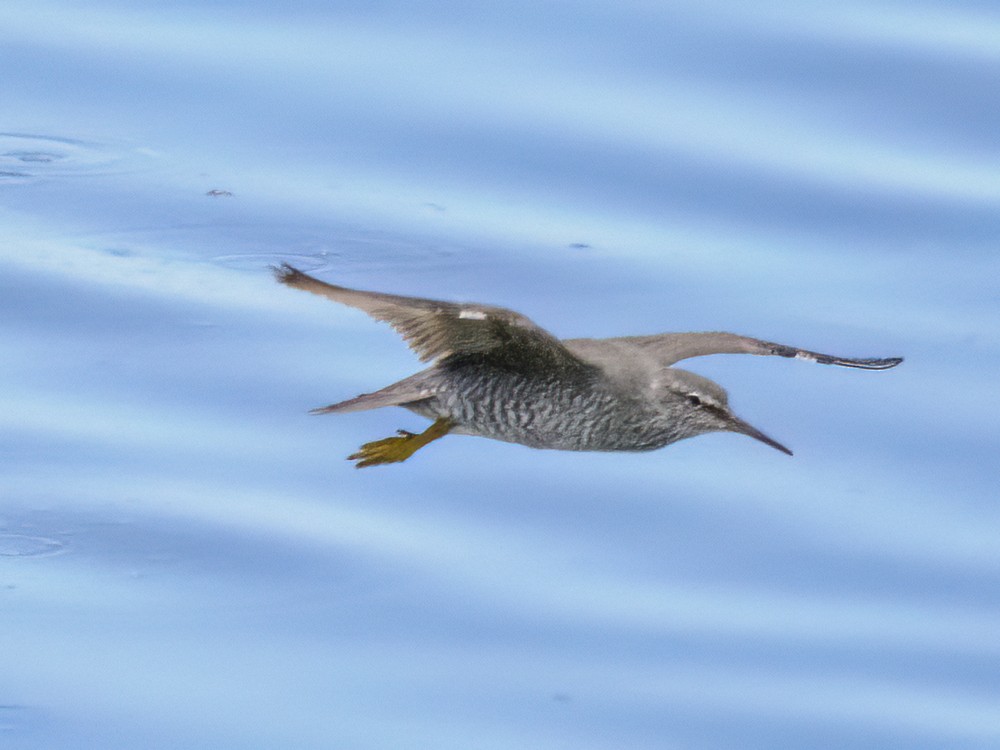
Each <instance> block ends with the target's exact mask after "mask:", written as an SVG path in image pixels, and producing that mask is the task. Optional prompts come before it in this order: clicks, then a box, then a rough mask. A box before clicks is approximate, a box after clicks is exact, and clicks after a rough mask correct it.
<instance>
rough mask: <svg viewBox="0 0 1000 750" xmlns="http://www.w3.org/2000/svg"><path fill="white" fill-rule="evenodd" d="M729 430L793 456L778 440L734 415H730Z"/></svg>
mask: <svg viewBox="0 0 1000 750" xmlns="http://www.w3.org/2000/svg"><path fill="white" fill-rule="evenodd" d="M728 429H729V430H730V431H731V432H738V433H740V434H741V435H749V436H750V437H752V438H756V439H757V440H759V441H760V442H762V443H767V444H768V445H770V446H771V447H772V448H776V449H777V450H779V451H781V452H782V453H787V454H788V455H789V456H790V455H792V452H791V451H790V450H788V448H786V447H785V446H783V445H782V444H781V443H779V442H778V441H777V440H774V439H772V438H769V437H768V436H767V435H765V434H764V433H763V432H761V431H760V430H758V429H757V428H756V427H754V426H753V425H751V424H748V423H747V422H744V421H743V420H742V419H740V418H739V417H737V416H735V415H733V414H730V415H729V427H728Z"/></svg>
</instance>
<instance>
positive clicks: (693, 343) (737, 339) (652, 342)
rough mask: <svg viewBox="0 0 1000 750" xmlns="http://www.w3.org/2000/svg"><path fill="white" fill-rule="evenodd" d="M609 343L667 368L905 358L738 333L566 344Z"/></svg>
mask: <svg viewBox="0 0 1000 750" xmlns="http://www.w3.org/2000/svg"><path fill="white" fill-rule="evenodd" d="M605 343H607V344H610V345H612V348H619V346H620V345H624V346H625V347H630V346H635V347H637V348H639V349H640V350H641V351H643V352H644V353H645V354H647V355H649V356H652V357H653V358H654V359H655V360H656V362H657V364H659V365H660V366H663V367H668V366H670V365H672V364H674V363H675V362H679V361H680V360H682V359H687V358H688V357H701V356H704V355H706V354H758V355H765V356H778V357H791V358H793V359H806V360H809V361H811V362H819V363H820V364H823V365H840V366H841V367H856V368H859V369H861V370H888V369H889V368H890V367H895V366H896V365H898V364H899V363H900V362H902V361H903V358H902V357H886V358H878V357H865V358H860V359H859V358H851V357H835V356H833V355H832V354H820V353H819V352H812V351H809V350H808V349H798V348H796V347H794V346H786V345H784V344H775V343H774V342H773V341H763V340H761V339H754V338H750V337H748V336H738V335H736V334H735V333H722V332H708V333H661V334H657V335H655V336H622V337H619V338H612V339H570V340H567V341H566V342H565V344H566V346H567V347H568V348H569V349H570V350H571V351H575V352H582V351H586V350H588V349H592V348H594V347H595V346H596V347H599V348H603V345H604V344H605Z"/></svg>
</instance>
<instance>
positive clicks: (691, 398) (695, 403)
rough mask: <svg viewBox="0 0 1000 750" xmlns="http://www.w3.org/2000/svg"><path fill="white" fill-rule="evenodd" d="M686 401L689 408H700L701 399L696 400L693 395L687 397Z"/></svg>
mask: <svg viewBox="0 0 1000 750" xmlns="http://www.w3.org/2000/svg"><path fill="white" fill-rule="evenodd" d="M687 400H688V403H689V404H691V406H701V399H700V398H698V397H697V396H696V395H694V394H693V393H692V394H691V395H690V396H688V397H687Z"/></svg>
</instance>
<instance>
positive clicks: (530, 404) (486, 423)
mask: <svg viewBox="0 0 1000 750" xmlns="http://www.w3.org/2000/svg"><path fill="white" fill-rule="evenodd" d="M272 270H273V271H274V274H275V277H276V279H277V280H278V281H279V282H281V283H282V284H285V285H286V286H289V287H292V288H294V289H300V290H303V291H306V292H312V293H313V294H317V295H320V296H322V297H326V298H327V299H330V300H333V301H334V302H338V303H341V304H343V305H347V306H349V307H354V308H357V309H359V310H362V311H364V312H365V313H367V314H368V315H370V316H371V317H372V318H375V319H376V320H379V321H383V322H386V323H388V324H389V325H390V326H392V327H393V328H394V329H395V330H396V331H397V332H398V333H399V334H400V335H401V336H402V337H403V338H404V339H405V340H406V342H407V343H408V344H409V345H410V347H411V348H412V349H413V350H414V351H415V353H416V354H417V355H418V357H419V358H420V359H421V360H422V361H424V362H430V363H431V364H430V366H429V367H427V368H426V369H424V370H421V371H420V372H418V373H416V374H414V375H411V376H410V377H407V378H403V379H402V380H400V381H398V382H396V383H393V384H391V385H389V386H386V387H385V388H382V389H380V390H377V391H374V392H372V393H363V394H361V395H359V396H356V397H354V398H349V399H347V400H345V401H339V402H337V403H334V404H330V405H329V406H323V407H319V408H317V409H313V410H312V411H311V412H310V413H312V414H343V413H347V412H356V411H364V410H367V409H379V408H382V407H385V406H402V407H404V408H406V409H409V410H410V411H412V412H415V413H416V414H418V415H420V416H422V417H426V418H427V419H430V420H431V422H432V423H431V425H430V426H429V427H428V428H427V429H426V430H424V431H423V432H420V433H412V432H408V431H406V430H399V431H398V433H397V434H396V435H395V436H393V437H388V438H384V439H382V440H375V441H372V442H369V443H365V444H364V445H362V446H361V447H360V448H359V449H358V450H357V451H356V452H355V453H352V454H351V455H349V456H348V460H350V461H355V462H356V463H355V466H356V467H357V468H366V467H370V466H379V465H383V464H391V463H398V462H401V461H405V460H406V459H408V458H409V457H410V456H412V455H413V454H414V453H415V452H416V451H417V450H419V449H420V448H423V447H424V446H426V445H427V444H429V443H431V442H433V441H434V440H438V439H440V438H442V437H444V436H445V435H447V434H449V433H453V434H463V435H479V436H482V437H487V438H492V439H494V440H502V441H506V442H510V443H520V444H522V445H527V446H530V447H532V448H549V449H558V450H570V451H650V450H655V449H657V448H662V447H663V446H665V445H669V444H670V443H673V442H676V441H678V440H683V439H685V438H690V437H695V436H697V435H703V434H705V433H709V432H719V431H724V432H734V433H739V434H742V435H747V436H749V437H752V438H755V439H756V440H759V441H760V442H762V443H764V444H766V445H769V446H771V447H772V448H775V449H776V450H779V451H781V452H782V453H786V454H788V455H789V456H790V455H792V451H791V450H789V449H788V448H786V447H785V446H784V445H782V444H781V443H779V442H778V441H776V440H774V439H773V438H771V437H768V436H767V435H765V434H764V433H763V432H761V431H760V430H758V429H757V428H756V427H753V426H752V425H750V424H749V423H748V422H746V421H744V420H743V419H741V418H740V417H738V416H736V414H734V413H733V411H732V410H731V409H730V407H729V403H728V396H727V394H726V391H725V390H724V389H723V388H722V386H720V385H718V384H717V383H715V382H713V381H711V380H709V379H708V378H705V377H702V376H701V375H698V374H696V373H693V372H690V371H688V370H682V369H680V368H677V367H674V364H675V363H677V362H679V361H681V360H684V359H688V358H689V357H701V356H705V355H709V354H757V355H771V356H779V357H789V358H793V359H802V360H807V361H811V362H818V363H820V364H826V365H839V366H841V367H853V368H857V369H861V370H887V369H889V368H892V367H895V366H896V365H898V364H900V363H901V362H902V361H903V358H902V357H885V358H847V357H836V356H833V355H829V354H820V353H818V352H813V351H809V350H806V349H799V348H797V347H793V346H786V345H784V344H776V343H774V342H771V341H764V340H762V339H756V338H751V337H748V336H740V335H737V334H733V333H725V332H718V331H710V332H693V333H661V334H656V335H647V336H620V337H615V338H603V339H592V338H575V339H558V338H556V337H555V336H554V335H552V334H551V333H549V332H548V331H546V330H545V329H543V328H541V327H540V326H538V325H536V324H535V323H533V322H532V321H531V320H530V319H528V318H527V317H525V316H524V315H521V314H520V313H517V312H514V311H513V310H509V309H507V308H504V307H495V306H492V305H483V304H477V303H458V302H446V301H440V300H432V299H424V298H421V297H407V296H400V295H396V294H385V293H382V292H371V291H362V290H359V289H349V288H347V287H343V286H337V285H335V284H329V283H327V282H324V281H320V280H319V279H317V278H314V277H313V276H310V275H309V274H307V273H303V272H302V271H300V270H298V269H297V268H294V267H293V266H291V265H288V264H287V263H285V264H282V265H281V266H277V267H272Z"/></svg>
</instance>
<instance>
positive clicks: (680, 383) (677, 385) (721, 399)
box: [656, 367, 792, 456]
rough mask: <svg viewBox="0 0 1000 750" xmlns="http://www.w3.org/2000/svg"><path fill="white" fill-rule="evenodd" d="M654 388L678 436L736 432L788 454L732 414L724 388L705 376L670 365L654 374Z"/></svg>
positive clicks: (785, 449) (770, 439) (777, 444)
mask: <svg viewBox="0 0 1000 750" xmlns="http://www.w3.org/2000/svg"><path fill="white" fill-rule="evenodd" d="M656 390H657V396H658V401H659V404H660V408H661V409H662V410H663V412H664V416H666V417H667V418H668V419H669V420H670V421H671V422H672V423H673V425H674V426H675V429H676V430H677V432H678V436H677V438H676V439H678V440H680V439H682V438H687V437H694V436H695V435H703V434H705V433H706V432H738V433H740V434H741V435H748V436H750V437H752V438H755V439H757V440H760V441H761V442H762V443H766V444H767V445H770V446H771V447H772V448H775V449H777V450H779V451H781V452H782V453H787V454H788V455H789V456H790V455H792V452H791V451H790V450H788V448H786V447H785V446H783V445H782V444H781V443H779V442H778V441H776V440H773V439H772V438H769V437H768V436H767V435H765V434H764V433H763V432H761V431H760V430H758V429H757V428H756V427H753V426H752V425H750V424H748V423H747V422H744V421H743V420H742V419H740V418H739V417H737V416H736V415H735V414H733V412H732V411H731V410H730V408H729V403H728V400H729V399H728V397H727V396H726V391H725V390H724V389H723V388H722V386H720V385H719V384H717V383H714V382H712V381H711V380H709V379H708V378H704V377H702V376H701V375H696V374H695V373H693V372H688V371H687V370H679V369H676V368H673V367H671V368H668V369H667V370H666V371H665V372H664V373H663V374H662V375H661V377H660V378H658V380H657V383H656Z"/></svg>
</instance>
